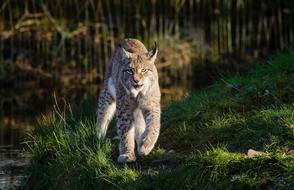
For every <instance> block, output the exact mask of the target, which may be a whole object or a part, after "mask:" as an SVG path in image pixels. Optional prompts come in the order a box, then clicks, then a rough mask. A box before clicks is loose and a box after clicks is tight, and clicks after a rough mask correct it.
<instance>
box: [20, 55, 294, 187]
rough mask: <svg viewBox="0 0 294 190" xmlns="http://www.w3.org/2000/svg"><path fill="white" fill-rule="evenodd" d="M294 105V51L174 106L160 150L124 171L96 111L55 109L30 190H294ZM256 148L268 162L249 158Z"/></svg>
mask: <svg viewBox="0 0 294 190" xmlns="http://www.w3.org/2000/svg"><path fill="white" fill-rule="evenodd" d="M293 100H294V51H292V50H290V51H288V52H285V53H281V54H278V55H276V56H274V57H272V58H270V59H268V60H267V61H265V62H263V63H261V64H260V66H259V67H258V68H257V69H256V70H254V71H252V72H251V73H249V74H248V75H246V76H240V75H234V76H230V77H223V78H222V79H221V80H220V81H219V82H217V83H216V84H214V85H213V86H210V87H208V88H206V89H204V90H201V91H197V92H194V93H192V94H191V95H190V96H188V97H187V98H186V99H184V100H183V101H180V102H175V103H172V104H170V105H169V106H167V107H166V108H165V109H164V111H163V119H162V129H161V135H160V138H159V141H158V146H157V147H156V148H155V150H154V151H153V152H152V154H151V155H149V156H147V157H144V158H139V160H138V161H137V162H136V163H134V164H130V165H118V164H116V162H115V161H116V158H117V152H118V150H117V143H118V142H117V140H106V141H105V142H98V141H97V139H96V137H95V130H94V121H95V110H94V106H93V104H83V105H80V106H78V107H76V108H73V109H70V108H69V106H67V108H65V109H63V108H59V107H55V109H54V111H52V113H50V114H47V115H45V116H44V117H43V118H41V119H40V120H39V124H38V125H36V128H35V133H34V134H33V136H32V137H31V138H30V140H29V142H28V146H29V148H30V151H31V153H32V155H33V160H32V165H31V168H30V174H29V176H28V178H27V179H26V181H25V182H24V183H23V186H22V188H24V189H31V188H34V189H291V188H292V187H293V186H294V175H293V174H294V152H293V148H294V101H293ZM112 134H113V132H112V131H111V130H110V133H109V136H110V137H112V136H113V135H112ZM110 139H111V138H110ZM250 148H251V149H255V150H258V151H262V152H263V154H262V155H261V156H256V157H249V156H247V151H248V149H250Z"/></svg>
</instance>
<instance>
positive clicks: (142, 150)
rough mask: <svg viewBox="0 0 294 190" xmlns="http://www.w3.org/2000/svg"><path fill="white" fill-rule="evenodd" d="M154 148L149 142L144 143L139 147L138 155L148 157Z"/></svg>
mask: <svg viewBox="0 0 294 190" xmlns="http://www.w3.org/2000/svg"><path fill="white" fill-rule="evenodd" d="M153 147H154V145H152V144H151V143H148V141H143V143H142V144H141V146H139V147H138V154H139V155H140V156H146V155H148V154H149V153H150V152H151V150H152V149H153Z"/></svg>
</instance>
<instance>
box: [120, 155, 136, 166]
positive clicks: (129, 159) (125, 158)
mask: <svg viewBox="0 0 294 190" xmlns="http://www.w3.org/2000/svg"><path fill="white" fill-rule="evenodd" d="M135 161H136V156H135V154H121V155H119V157H118V158H117V162H118V163H121V164H123V163H130V162H135Z"/></svg>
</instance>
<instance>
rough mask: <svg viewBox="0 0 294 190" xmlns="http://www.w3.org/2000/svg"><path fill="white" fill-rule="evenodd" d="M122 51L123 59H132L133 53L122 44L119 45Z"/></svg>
mask: <svg viewBox="0 0 294 190" xmlns="http://www.w3.org/2000/svg"><path fill="white" fill-rule="evenodd" d="M118 47H120V49H121V51H122V57H123V58H130V57H131V54H132V53H131V52H128V51H127V50H126V49H125V48H124V47H123V46H122V45H121V44H119V45H118Z"/></svg>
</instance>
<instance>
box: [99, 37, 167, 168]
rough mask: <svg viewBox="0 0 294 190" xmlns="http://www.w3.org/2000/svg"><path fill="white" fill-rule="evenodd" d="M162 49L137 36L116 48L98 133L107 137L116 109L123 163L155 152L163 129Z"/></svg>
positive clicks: (102, 97)
mask: <svg viewBox="0 0 294 190" xmlns="http://www.w3.org/2000/svg"><path fill="white" fill-rule="evenodd" d="M157 52H158V48H157V46H156V43H155V47H154V48H153V49H152V50H150V51H148V50H147V49H146V48H145V46H144V44H143V43H142V42H140V41H139V40H136V39H125V40H123V41H122V42H121V43H120V44H118V46H117V47H116V49H115V51H114V53H113V56H112V58H111V60H110V62H109V63H108V65H107V69H106V77H105V80H104V88H103V90H102V91H101V92H100V95H99V103H98V111H97V135H98V138H104V137H105V135H106V131H107V128H108V124H109V122H110V121H111V119H112V117H113V115H114V113H115V112H116V121H117V123H116V125H117V132H118V136H119V138H120V144H119V153H120V155H119V157H118V160H117V161H118V162H119V163H125V162H133V161H135V160H136V155H135V151H134V149H135V142H136V144H137V152H138V154H139V155H147V154H149V153H150V152H151V150H152V149H153V147H154V144H155V143H156V141H157V138H158V136H159V129H160V112H161V109H160V96H161V93H160V88H159V84H158V73H157V70H156V67H155V64H154V62H155V59H156V56H157Z"/></svg>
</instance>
